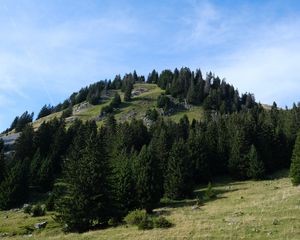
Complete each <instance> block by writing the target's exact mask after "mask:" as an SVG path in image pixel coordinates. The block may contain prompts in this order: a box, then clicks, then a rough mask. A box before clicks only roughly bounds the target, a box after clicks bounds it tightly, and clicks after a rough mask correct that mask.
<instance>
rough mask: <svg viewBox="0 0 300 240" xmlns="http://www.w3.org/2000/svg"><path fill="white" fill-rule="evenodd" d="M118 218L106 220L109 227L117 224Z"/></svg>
mask: <svg viewBox="0 0 300 240" xmlns="http://www.w3.org/2000/svg"><path fill="white" fill-rule="evenodd" d="M118 223H119V222H118V220H117V219H116V218H111V219H109V220H108V225H109V226H111V227H116V226H118Z"/></svg>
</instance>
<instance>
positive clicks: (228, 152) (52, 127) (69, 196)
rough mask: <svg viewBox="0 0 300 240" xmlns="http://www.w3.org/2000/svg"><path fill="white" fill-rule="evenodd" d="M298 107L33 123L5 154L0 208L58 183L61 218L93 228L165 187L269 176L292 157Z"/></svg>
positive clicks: (178, 191) (163, 193) (175, 195)
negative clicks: (148, 121) (196, 116)
mask: <svg viewBox="0 0 300 240" xmlns="http://www.w3.org/2000/svg"><path fill="white" fill-rule="evenodd" d="M299 117H300V108H299V106H294V108H293V109H291V110H280V109H278V108H277V106H276V105H275V104H274V105H273V107H272V109H271V110H269V111H268V110H265V109H264V108H263V107H262V106H260V105H257V106H255V107H253V108H252V109H250V110H244V111H240V112H236V113H233V114H230V115H228V114H219V113H215V112H211V111H209V112H206V114H205V117H204V119H203V120H202V121H195V120H193V121H192V122H189V120H188V118H187V117H186V116H184V117H183V118H182V119H181V120H180V122H179V123H175V122H172V121H165V120H163V119H162V118H158V119H157V120H156V121H155V122H154V123H153V124H152V125H151V126H150V128H147V127H146V126H145V125H144V124H143V122H142V120H132V121H131V122H130V123H128V122H125V123H117V122H116V120H115V119H114V117H113V116H112V115H109V116H108V117H107V118H106V122H105V124H104V126H103V127H101V128H100V129H98V128H97V125H96V123H95V122H86V123H83V122H80V121H76V122H75V123H74V124H73V125H72V126H71V127H69V128H68V129H66V128H65V122H64V119H54V120H52V121H49V122H47V123H43V124H42V125H41V126H40V127H39V129H38V130H37V131H36V132H34V131H33V129H32V127H31V126H30V125H27V126H26V127H25V129H24V130H23V132H22V133H21V136H20V137H19V139H18V140H17V142H16V145H15V155H14V157H13V159H11V160H10V161H7V162H5V161H3V158H4V155H3V154H1V157H0V164H1V172H0V180H1V183H0V208H1V209H8V208H11V207H16V206H18V205H20V204H22V203H24V202H26V200H27V197H28V194H29V193H30V191H32V190H34V191H38V192H48V191H51V192H52V194H53V196H52V198H53V199H54V202H55V210H56V211H57V213H58V214H57V220H58V221H61V222H63V223H64V224H67V225H66V226H68V230H70V231H86V230H88V229H91V228H92V227H94V226H95V224H96V225H105V224H107V222H108V221H109V220H110V219H112V218H113V219H117V220H120V219H122V217H124V216H125V215H126V214H127V213H128V212H129V211H131V210H134V209H136V208H143V209H146V210H147V212H151V211H152V210H153V209H154V208H155V207H157V206H158V205H159V201H160V199H161V198H162V197H167V198H170V199H181V198H185V197H189V196H192V194H193V187H194V186H195V185H196V184H199V183H207V182H209V181H211V180H212V179H213V178H214V177H216V176H220V175H223V174H227V175H230V176H232V177H233V178H235V179H249V178H253V179H263V178H264V177H266V176H267V174H270V173H273V172H274V171H277V170H279V169H282V168H285V167H289V166H290V161H291V157H292V151H293V147H294V143H295V140H296V136H297V129H299V127H300V122H299V119H300V118H299ZM298 141H299V140H298ZM2 145H3V144H0V146H2ZM1 148H2V147H1ZM1 176H2V177H1ZM29 189H30V191H29Z"/></svg>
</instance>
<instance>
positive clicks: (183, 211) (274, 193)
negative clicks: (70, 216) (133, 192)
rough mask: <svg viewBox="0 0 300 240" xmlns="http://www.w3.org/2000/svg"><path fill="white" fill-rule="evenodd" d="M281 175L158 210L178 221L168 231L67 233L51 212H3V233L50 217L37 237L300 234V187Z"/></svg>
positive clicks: (224, 186)
mask: <svg viewBox="0 0 300 240" xmlns="http://www.w3.org/2000/svg"><path fill="white" fill-rule="evenodd" d="M281 175H283V176H278V178H275V179H273V180H266V181H259V182H255V181H245V182H231V181H226V180H223V181H218V182H217V184H215V188H214V189H215V190H216V191H217V192H218V197H217V198H216V199H214V200H212V201H209V202H207V203H205V204H204V205H203V206H202V207H201V208H200V209H198V210H192V208H191V206H192V205H193V204H194V203H195V200H185V201H182V202H178V203H176V204H172V205H167V206H166V207H164V208H161V209H157V210H156V211H162V213H163V214H164V215H165V216H166V217H167V218H168V219H169V220H171V221H172V222H173V223H174V224H175V226H174V227H172V228H170V229H166V230H161V229H153V230H147V231H139V230H137V228H136V227H131V226H125V225H124V226H119V227H116V228H109V229H105V230H99V231H91V232H88V233H84V234H81V235H80V234H64V233H62V232H61V230H60V228H59V227H58V226H57V224H55V222H54V221H53V219H52V218H51V214H50V215H48V216H46V217H43V218H40V219H34V218H31V217H27V216H26V215H25V214H23V213H18V212H0V219H1V221H0V233H3V232H8V233H12V232H15V233H16V234H22V233H23V232H24V229H25V228H24V226H32V225H33V224H34V223H36V222H39V221H41V220H43V219H47V220H48V221H49V225H48V226H47V227H46V229H44V230H43V231H41V232H34V234H33V235H34V239H72V240H73V239H75V240H76V239H299V236H300V219H299V216H300V200H299V199H300V188H299V187H293V186H292V185H291V183H290V179H289V178H288V177H287V173H286V172H283V173H281ZM203 190H204V189H203V188H199V189H198V191H203ZM6 215H8V218H7V219H6V218H4V216H6ZM22 231H23V232H22ZM22 238H23V236H15V237H11V238H9V239H22Z"/></svg>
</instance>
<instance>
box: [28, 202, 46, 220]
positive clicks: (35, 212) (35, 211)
mask: <svg viewBox="0 0 300 240" xmlns="http://www.w3.org/2000/svg"><path fill="white" fill-rule="evenodd" d="M31 213H32V216H33V217H40V216H45V214H46V210H45V208H44V207H42V206H41V205H39V204H38V205H35V206H34V207H33V208H32V211H31Z"/></svg>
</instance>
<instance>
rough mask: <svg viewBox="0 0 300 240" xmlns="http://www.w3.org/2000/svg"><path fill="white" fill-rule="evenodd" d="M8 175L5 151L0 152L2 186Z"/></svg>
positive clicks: (0, 179) (0, 180)
mask: <svg viewBox="0 0 300 240" xmlns="http://www.w3.org/2000/svg"><path fill="white" fill-rule="evenodd" d="M5 175H6V164H5V157H4V153H3V150H0V184H1V182H2V181H3V180H4V178H5Z"/></svg>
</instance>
